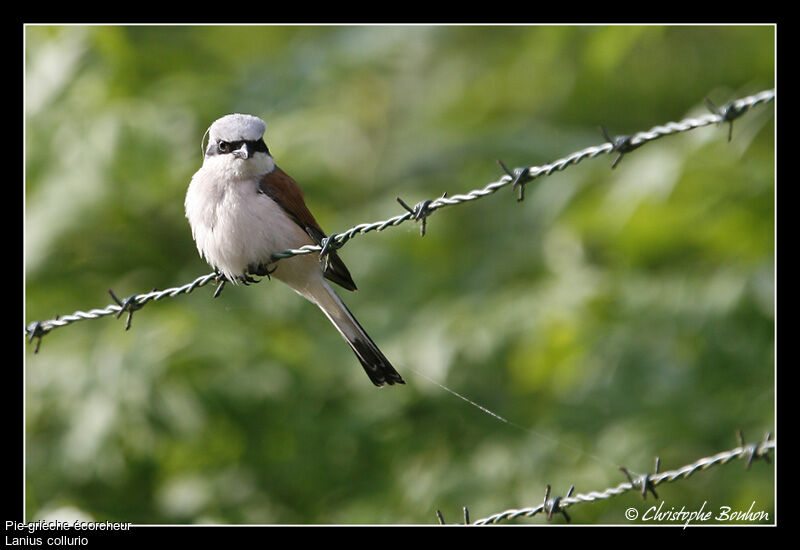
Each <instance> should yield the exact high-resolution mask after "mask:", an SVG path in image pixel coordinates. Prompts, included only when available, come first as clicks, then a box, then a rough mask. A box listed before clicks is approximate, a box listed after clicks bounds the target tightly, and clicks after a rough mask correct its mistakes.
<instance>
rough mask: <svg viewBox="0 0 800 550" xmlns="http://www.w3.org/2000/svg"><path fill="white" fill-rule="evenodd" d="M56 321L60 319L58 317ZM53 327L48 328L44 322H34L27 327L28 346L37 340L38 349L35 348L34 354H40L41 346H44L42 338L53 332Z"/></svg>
mask: <svg viewBox="0 0 800 550" xmlns="http://www.w3.org/2000/svg"><path fill="white" fill-rule="evenodd" d="M56 319H58V318H57V317H56ZM52 328H53V327H52V326H47V325H45V324H44V322H42V321H34V322H33V323H31V324H29V325H28V326H27V327H25V334H26V335H27V336H28V344H30V343H31V342H33V339H34V338H36V347H35V348H33V353H39V346H41V345H42V337H43V336H45V335H46V334H47V333H48V332H50V331H51V330H52Z"/></svg>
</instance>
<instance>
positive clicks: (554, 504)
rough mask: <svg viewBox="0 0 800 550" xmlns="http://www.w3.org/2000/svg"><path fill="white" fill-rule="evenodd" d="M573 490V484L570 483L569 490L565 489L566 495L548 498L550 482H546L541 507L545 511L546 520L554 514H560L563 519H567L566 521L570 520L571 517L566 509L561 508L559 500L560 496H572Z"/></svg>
mask: <svg viewBox="0 0 800 550" xmlns="http://www.w3.org/2000/svg"><path fill="white" fill-rule="evenodd" d="M573 491H575V486H574V485H571V486H570V488H569V491H567V496H566V497H555V498H550V484H549V483H548V484H547V488H546V489H545V491H544V504H543V509H544V511H545V512H547V521H550V520H551V519H553V515H554V514H559V513H560V514H562V515H563V516H564V519H565V520H567V523H569V522H570V521H572V518H570V517H569V514H567V511H566V510H564V509H563V508H561V500H562V498H569V497H571V496H572V493H573Z"/></svg>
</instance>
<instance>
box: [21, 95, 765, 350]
mask: <svg viewBox="0 0 800 550" xmlns="http://www.w3.org/2000/svg"><path fill="white" fill-rule="evenodd" d="M774 98H775V90H764V91H762V92H759V93H757V94H754V95H750V96H747V97H743V98H740V99H736V100H734V101H731V102H729V103H727V104H725V105H724V106H722V107H720V108H717V107H716V106H715V105H714V104H713V103H711V102H710V101H709V100H708V99H706V100H705V102H706V104H707V106H708V108H709V110H710V111H711V112H710V113H709V114H706V115H703V116H700V117H690V118H685V119H683V120H681V121H680V122H668V123H666V124H663V125H659V126H654V127H653V128H651V129H650V130H647V131H644V132H638V133H636V134H633V135H619V136H616V137H613V138H612V137H611V136H610V135H609V134H608V132H607V130H606V129H605V128H604V127H601V131H602V133H603V135H604V137H605V139H606V142H605V143H603V144H602V145H596V146H593V147H587V148H585V149H582V150H580V151H576V152H574V153H572V154H570V155H567V156H566V157H563V158H560V159H558V160H555V161H553V162H550V163H548V164H543V165H541V166H525V167H521V168H514V169H513V170H509V169H508V168H507V167H506V166H505V164H503V162H502V161H500V160H498V163H499V164H500V166H501V168H502V169H503V170H504V171H505V175H503V176H502V177H501V178H500V179H499V180H497V181H494V182H491V183H489V184H487V185H485V186H483V187H481V188H478V189H473V190H472V191H469V192H468V193H464V194H457V195H453V196H451V197H448V196H447V193H445V194H443V195H442V196H440V197H438V198H436V199H427V200H424V201H421V202H419V203H417V204H416V205H415V206H414V207H410V206H409V205H408V204H406V203H405V202H404V201H403V200H402V199H401V198H400V197H397V201H398V202H399V203H400V205H401V206H402V207H403V208H404V209H405V210H406V212H405V213H403V214H399V215H397V216H394V217H391V218H389V219H386V220H382V221H377V222H373V223H361V224H358V225H356V226H354V227H351V228H350V229H348V230H346V231H344V232H342V233H333V234H331V235H330V236H328V237H327V238H325V239H323V241H322V243H321V244H320V245H305V246H302V247H300V248H296V249H288V250H284V251H283V252H280V253H277V254H273V256H272V260H273V261H274V262H277V261H279V260H282V259H285V258H291V257H292V256H298V255H302V254H311V253H313V252H319V255H320V260H323V259H325V257H326V255H327V254H328V253H329V252H331V251H333V250H337V249H339V248H341V247H342V246H344V245H345V244H346V243H347V242H349V241H350V239H352V238H353V237H354V236H356V235H363V234H365V233H369V232H371V231H383V230H384V229H386V228H387V227H396V226H398V225H400V224H402V223H405V222H407V221H409V220H414V221H419V222H421V225H420V234H421V235H424V234H425V229H426V225H427V218H428V216H430V215H431V214H432V213H433V212H435V211H437V210H440V209H442V208H445V207H448V206H455V205H458V204H464V203H466V202H470V201H474V200H478V199H481V198H483V197H486V196H488V195H492V194H494V193H496V192H497V191H499V190H500V189H502V188H504V187H507V186H509V185H511V187H512V189H515V190H517V200H518V201H522V200H524V198H525V185H526V184H527V183H530V182H531V181H533V180H534V179H536V178H538V177H541V176H549V175H550V174H552V173H553V172H557V171H562V170H565V169H566V168H568V167H569V166H573V165H575V164H578V163H579V162H581V161H583V160H586V159H591V158H594V157H597V156H599V155H607V154H611V153H618V156H617V158H616V159H615V160H614V161H613V163H612V165H611V168H612V169H613V168H615V167H616V166H617V164H618V163H619V162H620V160H621V159H622V157H623V156H624V155H625V154H627V153H630V152H631V151H633V150H635V149H638V148H639V147H641V146H642V145H644V144H646V143H649V142H651V141H654V140H657V139H660V138H663V137H666V136H669V135H673V134H677V133H681V132H688V131H690V130H694V129H697V128H702V127H705V126H710V125H712V124H721V123H727V124H729V125H730V128H729V131H728V140H730V139H731V132H732V129H733V121H734V120H735V119H737V118H738V117H740V116H741V115H742V114H744V113H746V112H747V111H749V110H750V109H751V108H752V107H754V106H756V105H759V104H761V103H766V102H769V101H772V100H773V99H774ZM212 280H216V281H218V282H219V286H218V288H217V291H216V292H215V293H214V296H215V297H216V296H218V295H219V293H220V291H221V290H222V288H223V287H224V284H225V279H224V278H222V277H220V275H219V274H218V273H216V272H213V273H209V274H207V275H203V276H201V277H198V278H197V279H195V280H194V281H192V282H190V283H187V284H184V285H182V286H178V287H174V288H168V289H165V290H153V291H151V292H148V293H146V294H133V295H131V296H129V297H128V298H125V299H124V300H120V299H118V298H117V297H116V296H115V295H114V293H113V292H112V291H111V290H109V293H110V294H111V297H112V298H113V299H114V301H115V302H116V303H115V304H110V305H107V306H106V307H104V308H96V309H91V310H89V311H76V312H74V313H72V314H69V315H59V316H57V317H55V318H53V319H49V320H46V321H34V322H32V323H29V324H28V325H27V326H26V327H25V336H26V337H27V338H28V342H29V343H30V342H33V341H34V340H36V347H35V350H34V352H35V353H38V351H39V346H40V344H41V339H42V337H43V336H45V335H46V334H48V333H50V332H51V331H52V330H53V329H56V328H59V327H64V326H67V325H70V324H72V323H75V322H77V321H83V320H86V319H98V318H100V317H104V316H108V315H115V314H116V316H117V318H119V317H120V316H121V315H122V313H124V312H127V313H128V316H127V319H126V322H125V329H126V330H128V329H129V328H130V326H131V318H132V315H133V312H134V311H137V310H139V309H141V308H142V307H144V306H145V305H146V304H147V303H148V302H150V301H159V300H162V299H164V298H167V297H169V298H173V297H175V296H178V295H181V294H189V293H190V292H192V291H194V290H195V289H196V288H199V287H202V286H205V285H207V284H208V283H209V282H211V281H212Z"/></svg>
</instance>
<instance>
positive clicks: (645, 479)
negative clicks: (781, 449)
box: [436, 430, 776, 525]
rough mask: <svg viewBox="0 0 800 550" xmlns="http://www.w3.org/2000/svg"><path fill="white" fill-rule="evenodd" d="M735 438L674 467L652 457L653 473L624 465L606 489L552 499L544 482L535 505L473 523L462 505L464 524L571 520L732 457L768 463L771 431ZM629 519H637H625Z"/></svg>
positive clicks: (440, 521) (548, 487) (511, 510)
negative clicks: (574, 511)
mask: <svg viewBox="0 0 800 550" xmlns="http://www.w3.org/2000/svg"><path fill="white" fill-rule="evenodd" d="M738 439H739V446H738V447H736V448H734V449H731V450H729V451H723V452H720V453H717V454H715V455H712V456H707V457H705V458H701V459H699V460H697V461H695V462H693V463H692V464H687V465H685V466H682V467H680V468H677V469H675V470H669V471H666V472H659V469H660V465H661V460H660V459H659V458H656V460H655V471H654V472H652V473H646V474H641V475H637V476H633V475H631V473H630V472H629V471H628V470H627V469H626V468H620V470H621V471H622V472H623V473H624V474H625V476H626V477H627V478H628V481H627V482H623V483H620V484H619V485H617V486H615V487H609V488H608V489H605V490H603V491H591V492H589V493H578V494H573V492H574V491H575V486H574V485H573V486H572V487H570V488H569V490H568V491H567V494H566V495H565V496H563V497H553V498H551V497H550V485H547V486H546V488H545V496H544V500H543V501H542V503H541V504H539V505H538V506H533V507H530V508H521V509H509V510H505V511H503V512H498V513H496V514H493V515H491V516H489V517H486V518H482V519H479V520H476V521H475V522H473V523H470V521H469V510H468V509H467V508H466V507H464V508H463V511H464V524H465V525H489V524H495V523H500V522H502V521H508V520H513V519H516V518H519V517H533V516H535V515H537V514H541V513H544V514H546V515H547V519H548V520H550V519H552V518H553V516H554V515H555V514H561V515H563V516H564V519H565V520H566V521H567V522H570V521H571V518H570V516H569V514H567V512H566V509H567V508H569V507H570V506H574V505H575V504H581V503H587V502H597V501H600V500H607V499H610V498H613V497H616V496H619V495H622V494H625V493H627V492H629V491H633V490H637V491H639V492H640V493H641V495H642V498H643V499H645V500H646V499H647V494H648V493H651V494H652V495H653V497H654V498H655V499H656V500H658V498H659V497H658V495H657V494H656V491H655V488H656V486H658V485H660V484H662V483H671V482H674V481H678V480H681V479H687V478H688V477H690V476H692V475H693V474H694V473H695V472H698V471H700V470H707V469H709V468H712V467H714V466H718V465H721V464H727V463H728V462H730V461H731V460H734V459H742V458H744V459H745V460H746V461H747V462H746V466H747V469H748V470H749V469H750V466H751V464H752V463H753V461H754V460H756V459H763V460H764V461H766V462H767V463H769V462H770V458H769V453H770V451H772V450H774V449H775V447H776V442H775V440H774V439H773V438H772V434H771V433H770V432H767V433H766V434H765V435H764V438H763V439H762V440H761V442H760V443H751V444H746V443H745V441H744V434H743V433H742V431H741V430H739V431H738ZM436 516H437V518H438V519H439V523H440V524H444V523H445V522H444V516H443V515H442V513H441V511H439V510H437V511H436ZM628 519H629V520H631V519H636V518H628Z"/></svg>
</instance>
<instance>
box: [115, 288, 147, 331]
mask: <svg viewBox="0 0 800 550" xmlns="http://www.w3.org/2000/svg"><path fill="white" fill-rule="evenodd" d="M153 292H155V289H153ZM108 293H109V294H110V295H111V298H112V299H113V300H114V301H115V302H117V305H118V306H119V307H120V310H119V312H117V319H119V318H120V316H122V314H123V312H126V311H127V312H128V317H127V318H126V319H125V330H130V328H131V320H132V319H133V312H134V311H137V310H140V309H142V307H144V304H143V303H142V304H140V303H139V302H137V301H136V300H137V299H138V298H139V295H138V294H131V295H130V296H128V297H127V298H125V299H124V300H120V299H119V298H117V296H116V295H115V294H114V291H113V290H111V289H110V288H109V289H108Z"/></svg>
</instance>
